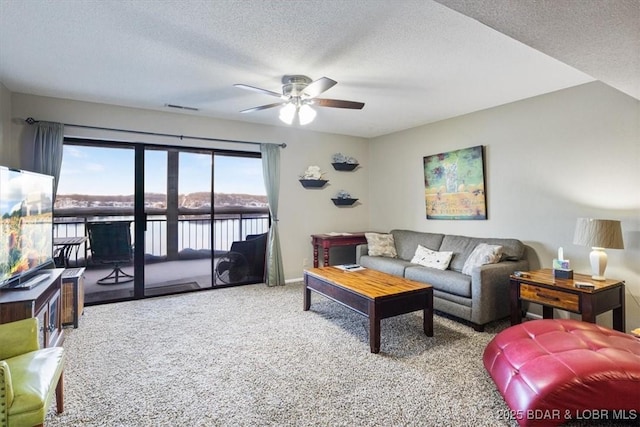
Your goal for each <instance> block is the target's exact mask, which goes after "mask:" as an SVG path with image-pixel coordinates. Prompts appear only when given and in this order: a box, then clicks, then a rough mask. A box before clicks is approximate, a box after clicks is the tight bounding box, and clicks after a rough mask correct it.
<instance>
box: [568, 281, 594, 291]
mask: <svg viewBox="0 0 640 427" xmlns="http://www.w3.org/2000/svg"><path fill="white" fill-rule="evenodd" d="M573 286H575V287H576V288H579V289H595V288H596V285H594V284H592V283H587V282H575V283H574V284H573Z"/></svg>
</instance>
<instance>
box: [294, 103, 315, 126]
mask: <svg viewBox="0 0 640 427" xmlns="http://www.w3.org/2000/svg"><path fill="white" fill-rule="evenodd" d="M315 118H316V110H314V109H313V108H311V106H309V105H308V104H304V105H303V106H302V107H300V110H298V120H299V121H300V125H302V126H304V125H307V124H309V123H311V122H312V121H313V119H315Z"/></svg>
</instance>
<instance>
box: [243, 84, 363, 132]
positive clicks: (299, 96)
mask: <svg viewBox="0 0 640 427" xmlns="http://www.w3.org/2000/svg"><path fill="white" fill-rule="evenodd" d="M337 83H338V82H336V81H335V80H332V79H330V78H328V77H321V78H319V79H318V80H315V81H312V80H311V79H310V78H309V77H307V76H302V75H298V74H294V75H286V76H283V77H282V93H278V92H273V91H271V90H267V89H261V88H259V87H254V86H249V85H245V84H235V85H234V86H235V87H239V88H241V89H247V90H251V91H254V92H258V93H263V94H265V95H270V96H275V97H276V98H280V99H281V101H280V102H275V103H273V104H267V105H261V106H259V107H253V108H248V109H246V110H242V111H240V112H241V113H251V112H254V111H260V110H266V109H267V108H274V107H280V106H281V107H282V108H281V109H280V120H282V121H283V122H285V123H287V124H289V125H290V124H292V123H293V121H294V119H295V117H296V116H297V117H298V121H299V123H300V124H301V125H306V124H308V123H311V122H312V121H313V119H314V118H315V117H316V111H315V110H314V109H313V108H311V106H312V105H317V106H318V107H331V108H348V109H353V110H361V109H362V108H363V107H364V103H363V102H355V101H343V100H341V99H327V98H316V97H317V96H318V95H320V94H321V93H323V92H325V91H327V90H329V89H331V88H332V87H333V86H335V85H336V84H337Z"/></svg>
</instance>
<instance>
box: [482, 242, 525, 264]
mask: <svg viewBox="0 0 640 427" xmlns="http://www.w3.org/2000/svg"><path fill="white" fill-rule="evenodd" d="M478 240H479V241H481V242H483V243H486V244H488V245H499V246H502V260H501V261H518V260H521V259H524V258H525V256H524V243H522V242H521V241H520V240H518V239H502V238H487V239H478Z"/></svg>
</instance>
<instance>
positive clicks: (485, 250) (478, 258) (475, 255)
mask: <svg viewBox="0 0 640 427" xmlns="http://www.w3.org/2000/svg"><path fill="white" fill-rule="evenodd" d="M501 257H502V246H500V245H487V244H486V243H480V244H478V246H476V247H475V249H474V250H473V252H471V255H469V258H467V260H466V261H465V262H464V267H462V274H467V275H469V276H471V271H472V270H473V268H474V267H479V266H481V265H485V264H495V263H497V262H500V259H501Z"/></svg>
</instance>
